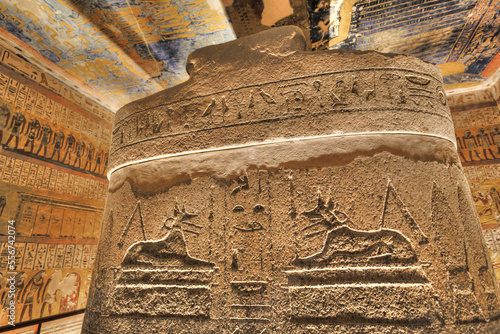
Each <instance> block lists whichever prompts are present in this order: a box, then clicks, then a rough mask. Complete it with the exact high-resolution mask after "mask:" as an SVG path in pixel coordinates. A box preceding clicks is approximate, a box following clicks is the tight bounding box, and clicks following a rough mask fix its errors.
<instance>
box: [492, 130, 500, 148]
mask: <svg viewBox="0 0 500 334" xmlns="http://www.w3.org/2000/svg"><path fill="white" fill-rule="evenodd" d="M490 136H491V140H492V141H493V143H494V144H495V145H496V147H497V152H498V154H500V130H499V129H498V126H495V127H493V131H491V132H490Z"/></svg>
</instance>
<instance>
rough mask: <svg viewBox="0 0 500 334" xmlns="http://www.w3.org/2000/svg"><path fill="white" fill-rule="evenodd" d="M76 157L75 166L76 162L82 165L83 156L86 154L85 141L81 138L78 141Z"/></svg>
mask: <svg viewBox="0 0 500 334" xmlns="http://www.w3.org/2000/svg"><path fill="white" fill-rule="evenodd" d="M75 151H76V159H75V162H74V163H73V166H75V167H76V163H77V162H78V167H80V166H81V162H82V156H83V155H84V154H85V142H84V141H83V140H81V139H80V140H79V141H78V142H77V143H76V149H75Z"/></svg>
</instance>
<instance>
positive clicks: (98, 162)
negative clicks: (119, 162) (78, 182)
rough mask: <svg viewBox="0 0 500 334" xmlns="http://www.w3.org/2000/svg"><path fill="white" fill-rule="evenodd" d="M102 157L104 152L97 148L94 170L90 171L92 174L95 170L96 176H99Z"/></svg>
mask: <svg viewBox="0 0 500 334" xmlns="http://www.w3.org/2000/svg"><path fill="white" fill-rule="evenodd" d="M103 155H104V151H103V150H102V148H101V147H99V151H98V152H97V154H96V160H95V166H94V170H93V171H92V173H95V171H96V169H97V174H101V160H102V157H103Z"/></svg>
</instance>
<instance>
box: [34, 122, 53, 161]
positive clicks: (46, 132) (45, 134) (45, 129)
mask: <svg viewBox="0 0 500 334" xmlns="http://www.w3.org/2000/svg"><path fill="white" fill-rule="evenodd" d="M40 136H41V138H42V140H41V141H40V146H39V147H38V151H36V154H37V155H38V154H39V153H40V151H41V150H42V147H43V156H44V157H45V156H46V155H47V145H48V144H49V142H50V139H51V137H52V128H51V127H50V125H49V124H44V125H43V126H42V129H41V131H40Z"/></svg>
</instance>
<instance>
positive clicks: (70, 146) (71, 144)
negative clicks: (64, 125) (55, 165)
mask: <svg viewBox="0 0 500 334" xmlns="http://www.w3.org/2000/svg"><path fill="white" fill-rule="evenodd" d="M75 143H76V139H75V137H74V136H73V135H72V134H69V136H68V138H66V153H64V158H63V159H62V162H63V163H64V162H65V161H66V157H67V156H69V160H68V164H70V163H71V152H73V148H74V146H75Z"/></svg>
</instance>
